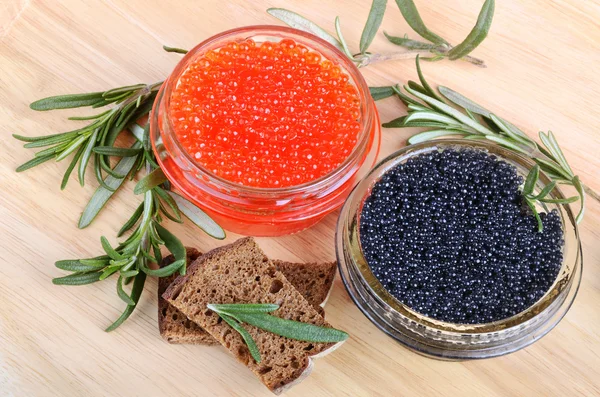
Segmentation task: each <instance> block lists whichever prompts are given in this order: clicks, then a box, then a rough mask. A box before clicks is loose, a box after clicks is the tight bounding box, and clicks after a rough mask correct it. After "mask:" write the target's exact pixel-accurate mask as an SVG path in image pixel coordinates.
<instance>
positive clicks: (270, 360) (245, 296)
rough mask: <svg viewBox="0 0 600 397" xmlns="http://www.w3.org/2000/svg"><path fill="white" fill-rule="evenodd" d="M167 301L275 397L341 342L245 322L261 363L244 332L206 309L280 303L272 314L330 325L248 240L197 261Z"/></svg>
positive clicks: (171, 288)
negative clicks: (299, 336)
mask: <svg viewBox="0 0 600 397" xmlns="http://www.w3.org/2000/svg"><path fill="white" fill-rule="evenodd" d="M163 297H164V298H165V299H166V300H167V301H168V302H169V303H171V304H172V305H173V306H175V307H176V308H177V309H179V310H180V311H181V312H182V313H184V314H185V315H186V316H187V317H188V318H189V319H190V320H192V321H194V322H195V323H197V324H198V325H200V326H202V327H203V328H204V329H205V330H207V331H208V332H209V333H210V334H211V335H212V336H213V337H215V338H216V339H217V340H218V341H219V342H220V343H221V344H222V345H223V346H225V347H226V348H227V349H228V350H229V351H230V352H231V353H232V354H233V355H234V356H235V357H236V358H237V360H238V361H240V362H241V363H243V364H244V365H246V366H247V367H248V368H249V369H250V370H252V372H254V374H255V375H256V376H257V377H258V378H259V379H260V380H261V381H262V382H263V383H264V384H265V385H266V386H267V387H268V388H269V389H270V390H271V391H273V392H274V393H276V394H279V393H280V392H282V391H283V390H285V389H287V388H288V387H290V386H292V385H293V384H295V383H298V382H300V381H301V380H302V379H304V378H305V377H306V376H308V374H309V373H310V371H311V370H312V358H316V357H317V356H321V355H324V354H327V353H329V352H330V351H332V350H333V349H334V348H335V347H337V346H339V345H340V344H341V343H311V342H303V341H297V340H292V339H288V338H285V337H282V336H279V335H276V334H273V333H271V332H267V331H263V330H261V329H259V328H256V327H254V326H250V325H247V324H244V325H243V326H244V328H246V330H247V331H248V332H249V333H250V335H252V337H253V339H254V340H255V341H256V344H257V345H258V349H259V351H260V355H261V359H262V360H261V362H260V363H257V362H256V361H254V359H253V358H252V357H251V355H250V352H249V351H248V348H247V346H246V344H245V343H244V340H243V339H242V337H241V336H240V334H239V333H237V332H236V331H234V330H233V329H232V328H231V327H230V326H229V325H228V324H227V323H225V322H224V321H222V320H221V318H220V317H219V316H218V315H217V314H216V313H213V312H212V311H211V310H208V309H207V308H206V305H207V304H209V303H276V304H278V305H279V306H280V307H279V309H278V310H276V311H275V312H273V313H272V315H275V316H278V317H281V318H286V319H290V320H295V321H301V322H305V323H310V324H315V325H319V326H326V327H329V326H330V325H329V324H328V323H327V322H326V321H325V319H324V318H323V317H321V315H320V314H319V313H318V312H317V311H316V310H315V308H314V307H313V306H311V305H310V304H309V303H308V301H307V300H306V299H304V298H303V297H302V295H301V294H300V293H299V292H298V291H297V290H296V289H295V288H294V286H293V285H292V284H291V283H290V282H289V281H288V280H287V279H286V278H285V276H284V275H283V274H282V273H281V272H279V271H278V270H277V269H276V268H275V266H274V265H273V264H272V263H271V261H269V258H267V257H266V255H265V254H264V253H263V252H262V250H261V249H260V248H259V247H258V246H257V245H256V243H255V242H254V240H253V239H252V238H250V237H248V238H244V239H241V240H238V241H236V242H235V243H233V244H230V245H227V246H224V247H221V248H217V249H215V250H213V251H210V252H209V253H207V254H205V255H203V256H201V257H200V258H198V259H197V260H196V261H195V262H194V263H193V264H192V266H190V268H189V269H188V271H187V274H186V275H185V276H180V277H178V278H177V279H176V280H175V281H174V282H173V283H172V284H171V285H170V286H169V288H167V291H166V292H165V293H164V294H163Z"/></svg>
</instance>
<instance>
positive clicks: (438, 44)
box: [267, 0, 495, 67]
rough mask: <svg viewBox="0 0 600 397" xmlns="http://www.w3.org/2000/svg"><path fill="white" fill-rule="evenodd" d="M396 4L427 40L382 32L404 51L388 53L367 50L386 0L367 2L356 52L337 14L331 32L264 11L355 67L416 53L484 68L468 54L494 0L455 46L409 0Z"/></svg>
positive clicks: (483, 33) (291, 15) (484, 31)
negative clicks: (338, 53) (319, 40)
mask: <svg viewBox="0 0 600 397" xmlns="http://www.w3.org/2000/svg"><path fill="white" fill-rule="evenodd" d="M396 4H397V5H398V8H399V9H400V12H401V13H402V16H403V17H404V19H405V20H406V22H407V23H408V24H409V26H410V27H411V28H412V29H413V30H414V31H415V32H417V34H419V35H420V36H421V37H422V38H424V39H425V40H427V41H428V42H422V41H416V40H412V39H409V38H408V36H406V35H405V36H404V37H396V36H392V35H388V34H387V33H386V32H384V35H385V37H386V38H387V39H388V41H389V42H391V43H392V44H395V45H398V46H401V47H404V48H406V49H407V50H408V51H404V52H400V53H391V54H376V53H370V52H368V51H367V50H368V48H369V46H370V44H371V43H372V41H373V39H374V38H375V35H376V33H377V31H378V30H379V27H380V26H381V22H382V21H383V15H384V13H385V10H386V6H387V0H373V2H372V3H371V10H370V12H369V16H368V18H367V22H366V24H365V27H364V29H363V32H362V35H361V38H360V43H359V52H358V53H356V54H353V53H352V51H350V48H349V47H348V44H347V42H346V40H345V39H344V36H343V34H342V30H341V24H340V19H339V17H336V18H335V35H333V34H331V33H329V32H327V31H326V30H324V29H323V28H321V27H320V26H318V25H317V24H315V23H314V22H311V21H310V20H308V19H306V18H305V17H303V16H301V15H299V14H297V13H295V12H293V11H289V10H286V9H283V8H269V9H267V12H268V13H269V14H270V15H272V16H274V17H275V18H277V19H279V20H280V21H282V22H284V23H286V24H287V25H289V26H291V27H293V28H296V29H299V30H302V31H305V32H308V33H312V34H314V35H316V36H318V37H320V38H322V39H323V40H325V41H327V42H329V43H331V44H333V45H334V46H335V47H337V48H338V49H339V50H340V51H342V52H344V54H346V56H347V57H348V58H350V59H351V60H352V61H354V62H355V63H356V64H357V66H358V67H365V66H367V65H371V64H374V63H378V62H382V61H388V60H398V59H410V58H415V57H416V56H417V55H423V56H425V55H426V56H427V58H424V59H426V60H429V61H440V60H442V59H449V60H452V61H454V60H457V59H460V60H464V61H467V62H470V63H472V64H474V65H477V66H480V67H485V63H484V61H483V60H481V59H478V58H474V57H471V56H469V54H470V53H471V52H472V51H473V50H474V49H475V48H477V47H478V46H479V45H480V44H481V43H482V42H483V40H485V38H486V37H487V35H488V32H489V30H490V27H491V26H492V21H493V18H494V9H495V1H494V0H486V1H485V3H484V4H483V6H482V8H481V11H480V13H479V17H478V18H477V22H476V24H475V26H474V27H473V29H472V30H471V32H470V33H469V35H468V36H467V37H466V38H465V39H464V40H463V41H462V42H461V43H460V44H458V45H457V46H452V45H451V44H450V43H449V42H448V41H447V40H445V39H443V38H442V37H440V36H439V35H437V34H435V33H433V32H432V31H431V30H429V29H428V28H427V27H426V26H425V23H424V22H423V20H422V19H421V15H420V14H419V11H418V10H417V7H416V5H415V3H414V2H413V0H396Z"/></svg>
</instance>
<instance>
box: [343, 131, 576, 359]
mask: <svg viewBox="0 0 600 397" xmlns="http://www.w3.org/2000/svg"><path fill="white" fill-rule="evenodd" d="M447 148H473V149H479V150H484V151H486V152H488V153H490V154H493V155H496V156H497V157H498V158H501V159H503V160H504V161H506V162H508V163H510V164H513V165H514V166H516V167H517V170H518V173H519V174H520V175H523V176H524V177H525V176H526V175H527V172H528V170H529V169H530V168H531V167H532V166H533V165H534V163H533V162H532V161H531V160H530V159H528V158H526V157H523V156H520V155H516V154H514V153H513V152H510V151H508V150H506V149H503V148H501V147H499V146H498V145H494V144H489V143H486V142H481V141H465V140H437V141H430V142H425V143H421V144H417V145H411V146H408V147H406V148H404V149H402V150H400V151H398V152H396V153H394V154H392V155H391V156H389V157H387V158H386V159H384V160H383V161H381V162H380V163H379V164H378V165H377V166H375V168H374V169H373V170H372V171H371V172H370V173H369V174H368V175H367V176H366V177H365V178H364V179H363V180H362V181H361V182H359V183H358V184H357V186H356V187H355V188H354V190H353V191H352V193H351V194H350V196H349V197H348V199H347V200H346V203H345V204H344V206H343V207H342V210H341V213H340V217H339V220H338V224H337V231H336V252H337V259H338V263H339V269H340V274H341V277H342V280H343V282H344V285H345V286H346V289H347V290H348V293H349V294H350V297H351V298H352V300H353V301H354V303H355V304H356V305H357V306H358V307H359V309H360V310H361V311H362V312H363V313H364V314H365V315H366V316H367V317H368V318H369V319H370V320H371V321H372V322H373V323H374V324H375V325H376V326H377V327H379V329H381V330H382V331H384V332H385V333H386V334H388V335H389V336H391V337H392V338H394V339H396V340H397V341H399V342H401V343H403V344H404V345H406V346H407V347H409V348H411V349H412V350H414V351H416V352H418V353H421V354H424V355H426V356H430V357H434V358H438V359H445V360H464V359H477V358H488V357H495V356H500V355H504V354H508V353H511V352H514V351H516V350H519V349H521V348H523V347H525V346H528V345H530V344H531V343H533V342H535V341H536V340H538V339H540V338H541V337H542V336H544V335H545V334H546V333H548V332H549V331H550V330H551V329H552V328H554V326H556V324H557V323H558V322H559V321H560V320H561V319H562V318H563V317H564V315H565V314H566V313H567V311H568V310H569V308H570V307H571V304H572V303H573V300H574V299H575V295H576V294H577V290H578V288H579V284H580V282H581V274H582V266H583V262H582V250H581V242H580V240H579V234H578V231H577V224H576V222H575V218H574V216H573V213H572V212H571V210H570V209H569V208H568V206H560V205H555V204H547V205H546V206H545V207H543V208H542V207H540V209H544V210H546V211H551V210H553V209H556V210H557V211H558V213H559V215H560V218H561V220H562V226H563V232H564V241H565V244H564V247H563V254H564V258H563V264H562V267H561V269H560V271H559V274H558V276H557V278H556V280H555V281H554V283H553V285H552V286H551V287H550V289H549V290H548V291H547V292H546V294H545V295H544V296H543V297H542V298H540V299H539V300H538V301H537V302H536V303H535V304H534V305H533V306H531V307H530V308H528V309H527V310H525V311H523V312H521V313H518V314H516V315H514V316H512V317H509V318H506V319H504V320H500V321H495V322H491V323H485V324H453V323H447V322H443V321H438V320H435V319H432V318H429V317H426V316H424V315H422V314H420V313H417V312H415V311H414V310H412V309H411V308H410V307H408V306H406V305H404V304H403V303H402V302H400V301H399V300H398V299H396V298H395V297H394V296H392V295H391V294H390V293H388V292H387V291H386V289H385V288H384V287H383V285H382V284H381V283H380V282H379V280H378V279H377V278H376V277H375V275H374V274H373V273H372V272H371V269H370V268H369V266H368V264H367V261H366V260H365V258H364V256H363V253H362V248H361V243H360V227H359V225H360V213H361V210H362V206H363V203H364V200H365V198H366V197H367V196H368V195H369V194H370V190H371V188H372V186H373V185H374V183H375V182H377V180H379V178H380V177H381V176H382V175H383V174H384V173H386V172H387V171H388V170H389V169H391V168H393V167H395V166H396V165H398V164H401V163H404V162H406V161H407V160H408V159H409V158H411V157H415V156H418V155H420V154H423V153H428V152H431V151H438V150H444V149H447ZM548 182H549V179H548V177H547V176H546V175H544V174H543V173H540V181H539V182H538V186H537V187H536V190H537V191H539V190H541V187H543V186H544V185H545V184H547V183H548ZM552 196H554V197H553V198H563V197H564V196H563V194H562V193H561V192H560V190H559V189H555V190H554V192H553V193H552Z"/></svg>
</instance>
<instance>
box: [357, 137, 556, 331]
mask: <svg viewBox="0 0 600 397" xmlns="http://www.w3.org/2000/svg"><path fill="white" fill-rule="evenodd" d="M522 183H523V178H522V177H520V176H518V174H517V171H516V168H515V167H514V166H512V165H510V164H508V163H506V162H505V161H502V160H500V159H498V158H496V157H494V156H492V155H489V154H487V153H485V152H483V151H479V150H454V149H446V150H443V151H438V152H433V153H428V154H423V155H419V156H416V157H413V158H411V159H410V160H408V161H407V162H406V163H405V164H402V165H399V166H397V167H395V168H393V169H391V170H389V171H388V172H387V173H386V174H384V175H383V176H382V178H381V179H380V180H379V181H378V182H376V183H375V185H374V186H373V188H372V191H371V193H370V195H369V196H368V197H367V198H366V200H365V202H364V206H363V209H362V211H361V215H360V241H361V245H362V248H363V252H364V254H365V258H366V260H367V262H368V264H369V266H370V268H371V270H372V271H373V273H374V275H375V276H376V277H377V279H378V280H379V281H380V282H381V283H382V285H383V286H384V287H385V288H386V289H387V290H388V291H389V292H390V293H391V294H392V295H394V296H395V297H396V298H398V299H399V300H400V301H401V302H403V303H404V304H406V305H408V306H409V307H411V308H412V309H413V310H415V311H417V312H419V313H421V314H424V315H426V316H428V317H431V318H434V319H438V320H442V321H447V322H451V323H460V324H479V323H488V322H492V321H496V320H501V319H504V318H507V317H510V316H512V315H515V314H517V313H519V312H521V311H523V310H525V309H527V308H528V307H530V306H531V305H533V304H534V303H535V302H536V301H537V300H539V299H540V298H541V297H542V296H543V295H544V294H545V293H546V291H548V289H549V288H550V286H551V285H552V284H553V282H554V280H555V279H556V277H557V275H558V272H559V270H560V267H561V264H562V258H563V254H562V246H563V231H562V226H561V220H560V217H559V215H558V214H557V213H556V212H555V211H553V212H550V213H547V214H546V213H542V214H541V217H542V220H543V224H544V230H543V232H542V233H539V232H538V231H537V223H536V220H535V218H534V217H533V215H532V214H531V213H530V212H528V211H527V210H526V209H525V207H524V205H523V203H522V195H521V193H520V190H519V186H520V185H521V184H522Z"/></svg>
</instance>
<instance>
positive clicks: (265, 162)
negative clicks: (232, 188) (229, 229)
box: [169, 39, 361, 188]
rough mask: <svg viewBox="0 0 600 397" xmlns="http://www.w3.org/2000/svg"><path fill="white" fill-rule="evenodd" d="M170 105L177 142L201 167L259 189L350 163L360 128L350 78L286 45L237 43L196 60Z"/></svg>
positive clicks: (315, 175) (298, 181) (295, 182)
mask: <svg viewBox="0 0 600 397" xmlns="http://www.w3.org/2000/svg"><path fill="white" fill-rule="evenodd" d="M169 106H170V118H171V122H172V125H173V129H174V131H175V133H176V136H177V139H178V140H179V142H180V143H181V145H182V146H183V148H184V149H185V150H186V151H187V152H188V153H189V154H190V155H191V156H192V158H194V159H195V160H196V161H197V162H198V164H200V165H201V166H203V167H204V168H206V169H208V170H209V171H211V172H213V173H214V174H216V175H218V176H220V177H222V178H224V179H226V180H229V181H231V182H235V183H239V184H242V185H246V186H253V187H265V188H279V187H289V186H295V185H299V184H302V183H305V182H309V181H312V180H315V179H318V178H320V177H322V176H324V175H325V174H327V173H329V172H330V171H332V170H334V169H335V168H337V167H338V166H339V165H340V164H341V163H342V162H343V161H344V160H345V159H346V158H348V156H349V155H350V153H351V152H352V150H353V149H354V147H355V145H356V142H357V138H358V135H359V132H360V130H361V124H360V122H359V118H360V100H359V97H358V92H357V90H356V88H355V87H354V86H353V85H352V84H351V83H350V82H349V78H348V75H347V74H345V73H344V72H343V71H342V70H341V69H340V67H339V66H338V65H335V64H334V63H332V62H331V61H329V60H327V59H324V58H323V57H322V56H321V55H320V54H318V53H316V52H314V51H310V50H309V49H308V48H306V47H305V46H302V45H300V44H297V43H296V42H294V41H293V40H287V39H286V40H281V42H279V43H273V42H264V43H262V44H260V45H259V44H258V43H255V42H254V41H253V40H250V39H248V40H245V41H243V42H230V43H228V44H226V45H224V46H223V47H220V48H218V49H216V50H211V51H208V52H207V53H205V54H204V55H202V56H200V57H198V58H197V59H195V60H192V61H191V62H190V64H189V66H188V68H187V69H186V70H185V71H184V72H183V74H182V76H181V77H180V79H179V82H178V84H177V86H176V87H175V88H174V89H173V91H172V94H171V101H170V105H169Z"/></svg>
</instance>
